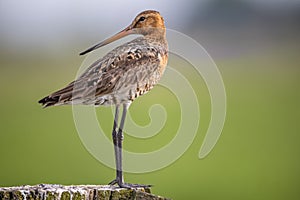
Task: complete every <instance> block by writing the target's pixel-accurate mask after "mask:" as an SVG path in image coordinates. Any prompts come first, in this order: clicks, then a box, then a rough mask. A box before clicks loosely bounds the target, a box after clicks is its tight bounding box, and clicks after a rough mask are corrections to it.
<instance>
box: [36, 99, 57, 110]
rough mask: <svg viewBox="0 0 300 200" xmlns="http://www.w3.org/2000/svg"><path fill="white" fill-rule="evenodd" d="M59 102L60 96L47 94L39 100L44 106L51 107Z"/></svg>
mask: <svg viewBox="0 0 300 200" xmlns="http://www.w3.org/2000/svg"><path fill="white" fill-rule="evenodd" d="M58 102H59V96H54V97H51V96H47V97H45V98H43V99H41V100H39V103H40V104H42V105H43V106H44V108H46V107H49V106H54V105H55V104H57V103H58Z"/></svg>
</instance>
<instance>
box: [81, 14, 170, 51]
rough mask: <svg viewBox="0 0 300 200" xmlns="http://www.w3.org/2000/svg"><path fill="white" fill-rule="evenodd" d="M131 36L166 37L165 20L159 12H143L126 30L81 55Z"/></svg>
mask: <svg viewBox="0 0 300 200" xmlns="http://www.w3.org/2000/svg"><path fill="white" fill-rule="evenodd" d="M130 34H141V35H144V36H147V35H158V36H160V35H163V36H164V35H165V34H166V27H165V24H164V19H163V17H162V16H161V15H160V13H159V12H157V11H154V10H146V11H143V12H141V13H140V14H138V15H137V16H136V17H135V18H134V20H133V22H132V23H131V24H130V25H129V26H128V27H126V28H125V29H124V30H122V31H120V32H119V33H117V34H115V35H113V36H112V37H110V38H108V39H106V40H104V41H103V42H100V43H99V44H97V45H95V46H93V47H91V48H89V49H87V50H86V51H84V52H82V53H80V55H84V54H86V53H89V52H91V51H93V50H95V49H97V48H99V47H102V46H104V45H107V44H109V43H111V42H113V41H116V40H118V39H120V38H123V37H125V36H127V35H130Z"/></svg>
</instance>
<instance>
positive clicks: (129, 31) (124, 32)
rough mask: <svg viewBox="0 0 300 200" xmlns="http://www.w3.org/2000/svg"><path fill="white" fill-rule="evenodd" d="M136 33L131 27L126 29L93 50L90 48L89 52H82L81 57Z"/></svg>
mask: <svg viewBox="0 0 300 200" xmlns="http://www.w3.org/2000/svg"><path fill="white" fill-rule="evenodd" d="M133 33H134V32H133V31H132V29H131V27H130V26H129V27H127V28H125V29H124V30H122V31H120V32H119V33H117V34H115V35H113V36H112V37H110V38H107V39H106V40H104V41H102V42H100V43H98V44H96V45H95V46H93V47H91V48H88V49H87V50H85V51H83V52H81V53H80V54H79V55H84V54H87V53H89V52H91V51H94V50H95V49H98V48H99V47H102V46H105V45H107V44H109V43H111V42H113V41H116V40H118V39H121V38H123V37H125V36H127V35H130V34H133Z"/></svg>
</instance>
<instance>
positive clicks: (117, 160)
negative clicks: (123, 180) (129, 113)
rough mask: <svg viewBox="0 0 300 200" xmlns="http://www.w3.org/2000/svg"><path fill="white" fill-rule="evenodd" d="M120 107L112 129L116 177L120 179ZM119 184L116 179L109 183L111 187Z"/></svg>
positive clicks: (117, 107)
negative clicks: (118, 134) (118, 136)
mask: <svg viewBox="0 0 300 200" xmlns="http://www.w3.org/2000/svg"><path fill="white" fill-rule="evenodd" d="M119 110H120V109H119V106H116V111H115V118H114V124H113V129H112V139H113V143H114V150H115V161H116V169H117V170H116V177H118V165H119V163H120V160H119V155H118V152H119V151H118V139H117V132H118V130H117V128H118V121H119ZM116 183H118V180H117V179H115V180H113V181H111V182H110V183H109V185H114V184H116Z"/></svg>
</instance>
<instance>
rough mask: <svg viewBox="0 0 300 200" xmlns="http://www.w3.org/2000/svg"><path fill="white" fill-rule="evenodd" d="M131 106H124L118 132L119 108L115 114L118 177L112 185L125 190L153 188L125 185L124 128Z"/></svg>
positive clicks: (114, 128)
mask: <svg viewBox="0 0 300 200" xmlns="http://www.w3.org/2000/svg"><path fill="white" fill-rule="evenodd" d="M129 105H130V104H124V105H123V112H122V118H121V122H120V126H119V130H118V132H117V130H116V127H117V124H116V123H117V120H118V115H119V107H118V106H117V107H116V114H115V120H114V127H113V141H114V149H115V157H116V167H117V169H116V171H117V172H116V173H117V177H116V179H115V180H113V181H112V182H110V183H109V184H110V185H114V184H118V185H119V186H120V187H123V188H132V187H145V188H148V187H151V185H141V184H130V183H124V179H123V170H122V143H123V138H124V136H123V128H124V124H125V118H126V114H127V110H128V108H129Z"/></svg>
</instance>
